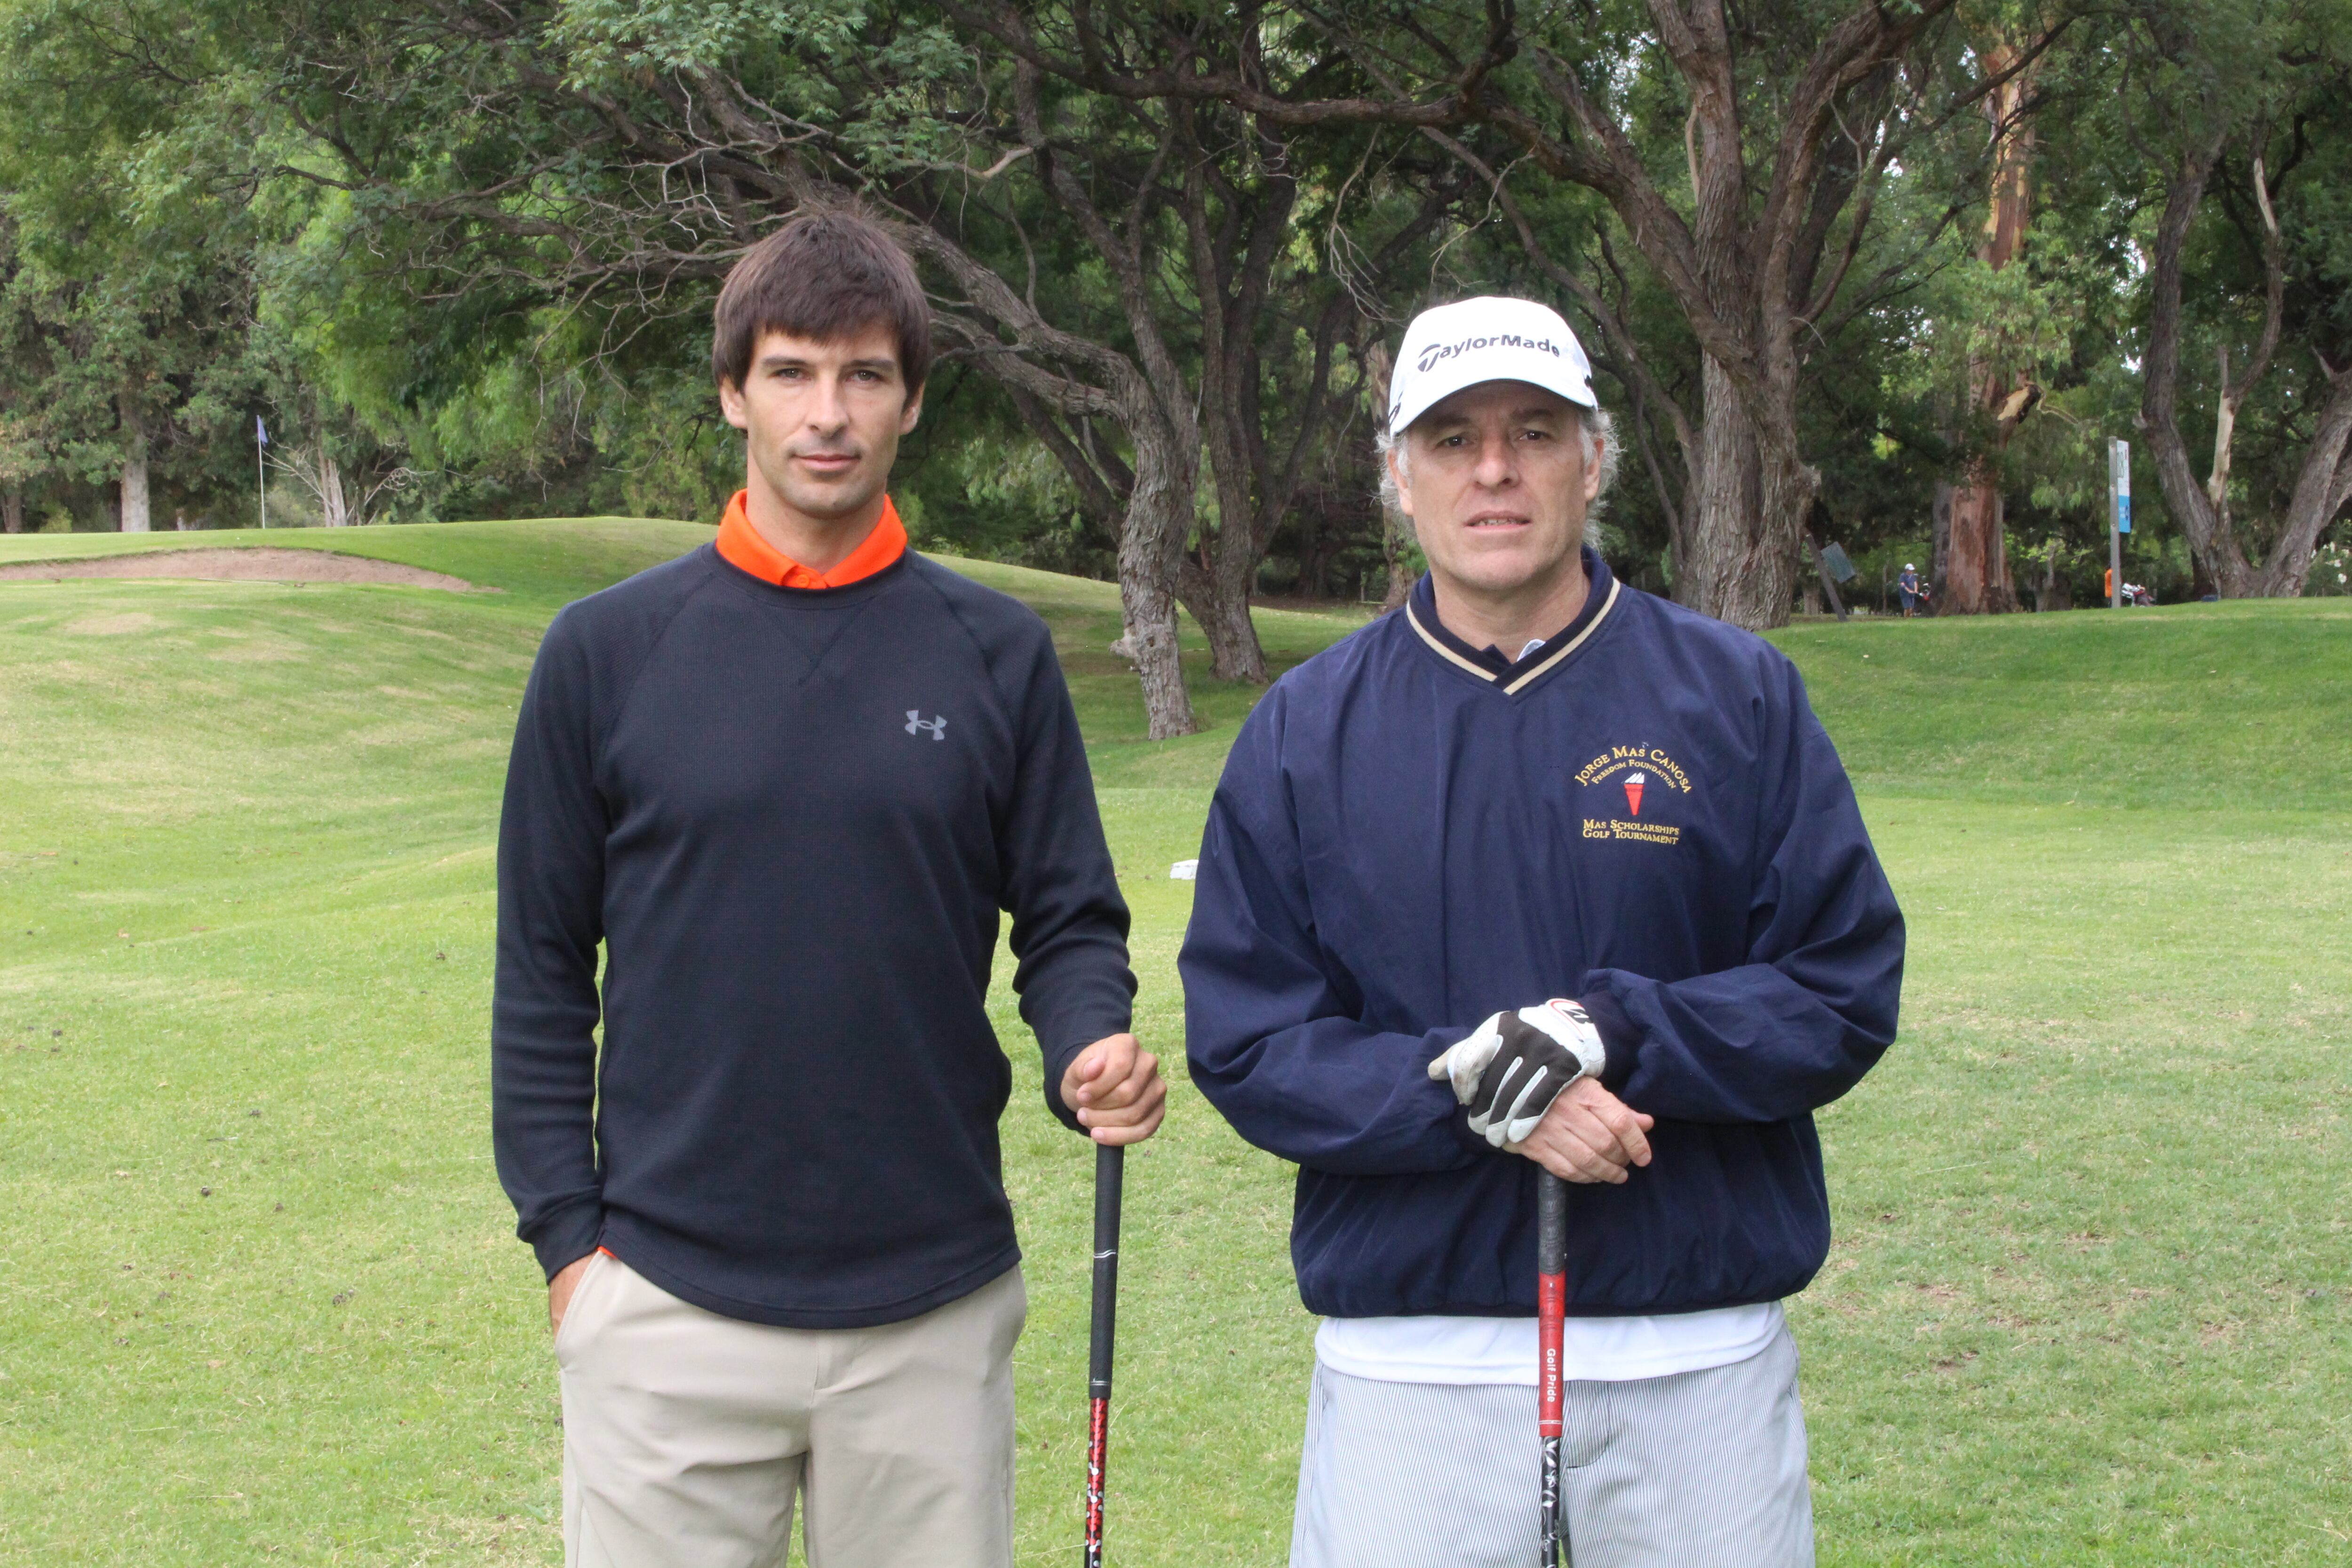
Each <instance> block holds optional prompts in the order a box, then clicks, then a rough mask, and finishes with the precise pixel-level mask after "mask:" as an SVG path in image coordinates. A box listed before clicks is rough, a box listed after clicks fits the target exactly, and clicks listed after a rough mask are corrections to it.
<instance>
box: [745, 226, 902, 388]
mask: <svg viewBox="0 0 2352 1568" xmlns="http://www.w3.org/2000/svg"><path fill="white" fill-rule="evenodd" d="M877 325H879V326H885V327H887V328H889V329H890V331H892V332H893V333H895V334H896V335H897V337H898V374H900V375H901V376H903V377H905V378H906V383H907V395H908V397H910V398H911V397H912V396H914V395H915V394H916V393H918V392H919V391H921V390H922V387H923V378H924V376H925V375H927V374H929V372H930V368H931V307H930V302H929V300H926V299H925V298H924V297H923V285H922V280H921V279H919V278H917V277H916V276H915V264H914V263H913V262H912V261H910V260H909V259H908V257H907V253H906V252H905V251H904V250H902V249H900V248H899V247H898V242H897V241H895V240H893V239H892V238H891V237H890V236H889V235H888V234H887V232H885V231H884V229H883V227H882V226H881V225H880V224H877V223H876V222H875V221H874V220H873V219H872V218H869V217H865V216H860V215H858V214H856V213H854V212H840V211H831V210H820V211H814V212H804V213H802V214H801V215H800V216H797V217H795V218H793V220H792V221H791V222H790V223H787V224H786V225H784V226H783V227H782V228H780V229H778V230H776V232H775V233H773V234H772V235H770V236H768V237H767V238H765V239H763V240H761V241H760V243H759V244H757V245H755V246H753V247H751V249H749V250H747V251H745V252H744V253H743V258H742V259H741V260H740V261H738V262H737V263H736V264H735V266H734V268H733V269H732V270H730V272H729V273H728V274H727V281H726V282H725V283H724V284H723V285H721V286H720V288H719V309H718V310H717V312H716V321H715V322H714V326H715V329H716V330H715V331H713V333H712V335H711V342H710V374H711V375H712V377H713V378H714V379H716V380H719V381H722V382H731V383H732V384H735V385H736V386H738V387H740V386H741V385H742V384H743V383H744V379H745V378H746V377H748V376H749V375H750V374H751V351H752V350H753V349H755V348H756V347H758V346H759V342H760V339H761V336H762V335H763V334H765V333H768V332H789V333H791V334H792V335H793V337H796V338H806V339H808V340H810V341H811V342H821V343H824V342H840V341H841V340H842V339H844V338H845V337H847V336H849V335H850V334H851V333H853V332H856V331H860V330H861V329H863V328H866V327H871V326H877Z"/></svg>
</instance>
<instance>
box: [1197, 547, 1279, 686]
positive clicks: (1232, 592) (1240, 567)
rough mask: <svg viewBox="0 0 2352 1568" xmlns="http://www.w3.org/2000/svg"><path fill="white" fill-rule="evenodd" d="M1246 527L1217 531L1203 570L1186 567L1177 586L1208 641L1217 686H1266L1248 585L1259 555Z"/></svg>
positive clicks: (1211, 665) (1261, 651) (1262, 652)
mask: <svg viewBox="0 0 2352 1568" xmlns="http://www.w3.org/2000/svg"><path fill="white" fill-rule="evenodd" d="M1248 533H1249V529H1248V527H1247V525H1246V524H1242V525H1235V524H1231V523H1228V524H1225V525H1223V526H1221V527H1220V528H1219V529H1218V530H1217V540H1216V544H1215V545H1214V547H1213V552H1212V553H1211V554H1210V556H1209V564H1208V565H1207V566H1206V567H1205V568H1204V567H1202V565H1200V564H1199V563H1197V562H1190V561H1188V562H1186V563H1185V564H1184V567H1183V569H1182V570H1181V573H1180V574H1179V576H1178V578H1177V583H1178V592H1179V593H1180V595H1181V596H1182V599H1183V602H1184V607H1185V608H1186V609H1188V610H1190V611H1192V619H1193V620H1194V621H1195V622H1197V623H1198V624H1199V626H1200V627H1201V635H1202V637H1206V638H1208V640H1209V672H1210V673H1211V674H1212V675H1214V676H1215V677H1216V678H1217V679H1219V680H1245V681H1248V682H1249V683H1250V684H1251V685H1253V686H1264V685H1265V682H1266V670H1265V647H1262V646H1261V645H1260V644H1259V642H1258V640H1257V626H1256V624H1255V622H1253V621H1252V620H1251V619H1250V585H1251V584H1250V579H1251V578H1254V577H1255V576H1256V575H1257V560H1256V556H1257V552H1256V551H1255V549H1252V548H1251V547H1250V544H1249V540H1248V537H1247V536H1248Z"/></svg>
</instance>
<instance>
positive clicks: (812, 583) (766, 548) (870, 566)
mask: <svg viewBox="0 0 2352 1568" xmlns="http://www.w3.org/2000/svg"><path fill="white" fill-rule="evenodd" d="M749 493H750V492H748V491H745V490H737V491H736V492H735V499H734V500H730V501H729V502H728V503H727V515H726V516H725V517H723V518H721V519H719V554H720V555H721V556H723V557H725V559H726V561H727V563H728V564H729V565H730V566H733V567H735V568H737V569H738V570H740V571H743V572H748V573H750V574H751V575H752V576H754V577H757V578H758V579H760V581H761V582H762V583H773V584H775V585H776V586H777V587H779V588H845V587H847V586H848V585H849V584H852V583H856V582H858V581H861V580H862V579H864V578H867V577H871V576H873V575H874V574H876V573H877V572H879V571H881V570H882V569H883V568H884V567H886V566H888V565H891V564H893V563H896V562H897V561H898V557H899V556H901V555H904V554H905V553H906V552H907V529H906V525H905V524H903V523H901V522H900V521H898V508H897V507H896V506H893V505H892V504H891V502H890V498H889V497H888V496H884V497H883V498H882V521H879V522H877V523H876V524H875V525H874V531H873V532H871V533H869V534H867V535H866V540H865V542H863V543H861V544H860V545H858V547H857V548H856V549H855V550H853V551H851V552H849V553H848V554H847V555H846V556H844V557H843V558H842V561H841V563H840V564H839V565H837V566H835V568H834V569H833V570H832V571H830V572H812V571H810V570H809V569H808V568H807V567H805V566H803V565H802V564H801V563H799V562H797V561H795V560H793V558H792V557H791V556H789V555H786V554H785V553H784V552H782V551H780V550H778V549H777V548H776V547H775V546H774V545H772V544H771V543H769V542H767V541H766V540H764V539H762V538H761V537H760V531H759V530H758V529H756V528H753V527H752V526H751V518H750V516H749V515H748V514H747V513H746V512H745V510H744V498H745V496H746V495H748V494H749Z"/></svg>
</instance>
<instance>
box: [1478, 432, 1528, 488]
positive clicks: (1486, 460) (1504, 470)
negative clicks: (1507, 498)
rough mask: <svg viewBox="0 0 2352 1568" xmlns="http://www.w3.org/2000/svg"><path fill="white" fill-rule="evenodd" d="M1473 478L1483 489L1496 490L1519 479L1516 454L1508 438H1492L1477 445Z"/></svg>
mask: <svg viewBox="0 0 2352 1568" xmlns="http://www.w3.org/2000/svg"><path fill="white" fill-rule="evenodd" d="M1473 477H1474V478H1475V479H1476V480H1477V481H1478V483H1479V484H1480V485H1481V486H1483V487H1484V488H1485V489H1490V490H1498V489H1503V488H1504V487H1505V486H1507V485H1508V484H1510V483H1512V482H1513V481H1514V480H1516V479H1517V478H1518V477H1519V460H1518V453H1517V452H1516V451H1514V450H1513V449H1512V447H1511V438H1510V437H1508V436H1493V437H1488V438H1487V439H1486V440H1484V441H1482V442H1480V443H1479V444H1478V467H1477V468H1476V469H1475V472H1474V474H1473Z"/></svg>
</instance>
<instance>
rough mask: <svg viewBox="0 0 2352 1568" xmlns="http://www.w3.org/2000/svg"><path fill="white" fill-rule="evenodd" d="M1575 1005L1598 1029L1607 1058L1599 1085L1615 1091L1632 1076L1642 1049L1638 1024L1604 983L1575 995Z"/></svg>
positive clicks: (1602, 1064)
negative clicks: (1578, 995)
mask: <svg viewBox="0 0 2352 1568" xmlns="http://www.w3.org/2000/svg"><path fill="white" fill-rule="evenodd" d="M1576 1005H1578V1006H1580V1007H1581V1008H1583V1009H1584V1013H1585V1016H1587V1017H1589V1018H1591V1020H1592V1026H1593V1027H1594V1028H1595V1029H1598V1030H1600V1031H1601V1050H1602V1051H1603V1052H1604V1053H1606V1058H1607V1059H1606V1060H1604V1061H1603V1062H1602V1063H1601V1088H1603V1089H1607V1090H1608V1091H1609V1092H1610V1093H1612V1094H1614V1093H1616V1092H1617V1091H1618V1090H1619V1089H1622V1088H1623V1087H1624V1084H1625V1080H1626V1079H1630V1078H1632V1077H1633V1067H1634V1063H1635V1059H1636V1058H1638V1057H1639V1056H1640V1054H1641V1049H1642V1030H1641V1027H1640V1026H1638V1025H1636V1024H1635V1023H1634V1022H1633V1019H1632V1018H1630V1017H1628V1016H1626V1014H1625V1009H1624V1007H1623V1006H1622V1005H1620V1004H1619V1002H1618V1000H1617V994H1616V993H1615V992H1613V991H1612V990H1610V989H1609V987H1607V986H1606V985H1600V986H1594V987H1593V988H1592V989H1591V990H1590V991H1588V992H1586V993H1585V994H1583V995H1581V996H1580V997H1578V998H1577V999H1576Z"/></svg>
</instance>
